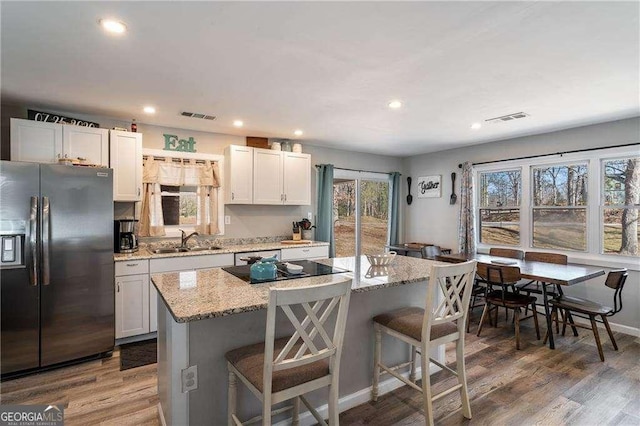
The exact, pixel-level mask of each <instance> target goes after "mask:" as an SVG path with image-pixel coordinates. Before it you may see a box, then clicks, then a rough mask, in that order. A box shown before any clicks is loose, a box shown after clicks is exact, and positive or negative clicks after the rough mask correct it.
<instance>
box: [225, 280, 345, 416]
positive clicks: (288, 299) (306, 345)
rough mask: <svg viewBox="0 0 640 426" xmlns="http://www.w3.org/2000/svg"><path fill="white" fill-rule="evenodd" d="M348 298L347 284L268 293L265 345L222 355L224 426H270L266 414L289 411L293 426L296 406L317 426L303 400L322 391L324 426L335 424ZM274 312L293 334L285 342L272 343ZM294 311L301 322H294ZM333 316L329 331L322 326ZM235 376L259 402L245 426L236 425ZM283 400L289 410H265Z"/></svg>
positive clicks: (315, 414)
mask: <svg viewBox="0 0 640 426" xmlns="http://www.w3.org/2000/svg"><path fill="white" fill-rule="evenodd" d="M350 295H351V280H346V281H340V282H336V283H331V284H324V285H317V286H310V287H297V288H284V289H277V288H270V289H269V306H268V309H267V324H266V332H265V341H264V342H262V343H257V344H254V345H249V346H245V347H242V348H238V349H234V350H232V351H230V352H228V353H227V354H226V358H227V367H228V369H229V395H228V424H229V425H242V424H250V423H255V422H257V421H259V420H260V419H261V420H262V424H263V425H271V417H272V415H276V414H280V413H283V412H286V411H290V410H291V411H292V413H293V424H297V423H298V410H299V405H300V404H299V401H302V402H303V403H304V404H305V405H306V406H307V408H308V409H309V411H310V412H311V414H312V415H313V416H314V417H315V418H316V420H317V421H318V423H319V424H321V425H326V424H327V423H326V422H325V421H324V419H323V418H322V417H321V416H320V415H319V414H318V412H317V411H316V410H315V409H314V408H313V407H312V406H311V405H310V404H309V402H308V401H307V399H306V398H305V397H304V396H303V395H304V394H306V393H308V392H311V391H313V390H316V389H320V388H323V387H327V386H328V387H329V404H328V405H329V424H330V425H337V424H338V412H339V411H338V378H339V374H340V355H341V353H342V344H343V341H344V330H345V326H346V320H347V310H348V308H349V297H350ZM278 308H280V309H282V311H284V313H285V315H286V317H287V318H288V319H289V321H290V323H291V324H292V325H293V328H294V329H295V333H294V334H293V336H291V337H284V338H280V339H276V338H275V336H276V311H277V310H278ZM336 308H337V309H336ZM294 309H295V311H296V312H298V314H296V313H295V312H294ZM300 312H302V314H301V316H300V318H303V319H302V320H300V318H299V315H300ZM334 317H335V323H334V326H333V330H331V329H330V328H328V327H327V325H325V324H327V323H328V324H331V323H332V319H333V318H334ZM327 320H329V321H327ZM237 377H239V378H240V380H241V381H242V382H243V383H244V384H245V386H247V388H249V390H250V391H251V392H252V393H253V394H254V395H255V396H256V397H257V398H258V399H259V400H260V401H261V402H262V415H261V416H257V417H255V418H253V419H251V420H248V421H246V422H245V423H242V422H240V420H239V419H238V417H237V414H236V391H237V390H236V378H237ZM288 400H293V405H291V406H287V407H284V408H280V409H278V410H276V411H273V412H272V411H271V406H272V405H274V404H277V403H279V402H283V401H288Z"/></svg>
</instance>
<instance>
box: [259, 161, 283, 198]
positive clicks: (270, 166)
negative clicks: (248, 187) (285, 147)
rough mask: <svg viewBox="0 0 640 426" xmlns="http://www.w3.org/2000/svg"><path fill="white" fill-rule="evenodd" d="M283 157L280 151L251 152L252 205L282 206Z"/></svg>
mask: <svg viewBox="0 0 640 426" xmlns="http://www.w3.org/2000/svg"><path fill="white" fill-rule="evenodd" d="M282 170H283V156H282V152H281V151H273V150H270V149H254V150H253V204H282V203H283V202H284V192H283V188H282V178H283V173H282Z"/></svg>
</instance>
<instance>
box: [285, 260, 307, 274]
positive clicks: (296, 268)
mask: <svg viewBox="0 0 640 426" xmlns="http://www.w3.org/2000/svg"><path fill="white" fill-rule="evenodd" d="M285 266H286V267H287V272H288V273H290V274H301V273H302V270H303V268H302V266H300V265H296V264H293V263H285Z"/></svg>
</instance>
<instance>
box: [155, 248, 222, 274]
mask: <svg viewBox="0 0 640 426" xmlns="http://www.w3.org/2000/svg"><path fill="white" fill-rule="evenodd" d="M233 262H234V258H233V253H225V254H207V255H202V256H182V257H163V258H158V259H151V260H150V261H149V270H150V271H151V273H152V274H157V273H162V272H174V271H189V270H194V269H208V268H221V267H223V266H233Z"/></svg>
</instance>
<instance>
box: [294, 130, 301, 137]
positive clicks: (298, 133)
mask: <svg viewBox="0 0 640 426" xmlns="http://www.w3.org/2000/svg"><path fill="white" fill-rule="evenodd" d="M302 133H303V132H302V130H299V129H298V130H296V131H295V132H293V134H294V135H296V136H302Z"/></svg>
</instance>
